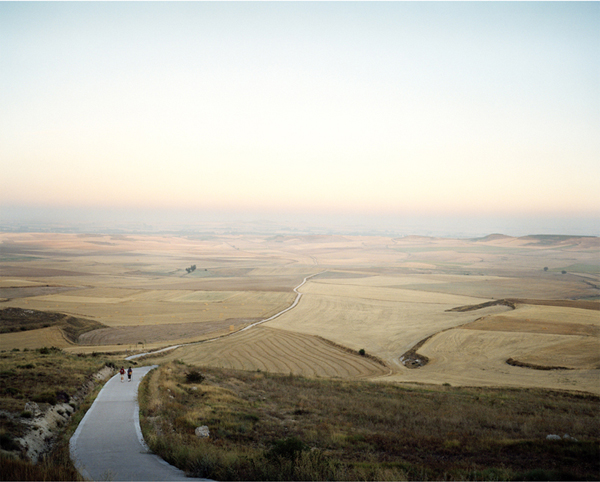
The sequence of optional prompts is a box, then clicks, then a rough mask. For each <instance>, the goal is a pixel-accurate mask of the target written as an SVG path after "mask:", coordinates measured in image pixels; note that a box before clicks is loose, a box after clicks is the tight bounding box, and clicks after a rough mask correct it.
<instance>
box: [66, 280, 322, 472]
mask: <svg viewBox="0 0 600 482" xmlns="http://www.w3.org/2000/svg"><path fill="white" fill-rule="evenodd" d="M317 274H320V273H316V274H313V275H311V276H307V277H306V278H304V280H303V281H302V283H300V284H299V285H298V286H296V287H295V288H294V292H295V293H296V299H295V300H294V302H293V303H292V304H291V305H290V306H289V307H287V308H286V309H284V310H282V311H280V312H278V313H276V314H275V315H273V316H271V317H269V318H267V319H265V320H261V321H258V322H256V323H253V324H251V325H248V326H246V327H245V328H243V329H242V330H240V331H245V330H249V329H250V328H252V327H254V326H256V325H259V324H261V323H266V322H267V321H271V320H273V319H275V318H277V317H278V316H281V315H282V314H284V313H286V312H288V311H290V310H291V309H293V308H294V307H295V306H296V305H297V304H298V303H299V301H300V298H302V293H300V292H299V291H298V289H299V288H300V287H302V285H304V283H306V281H307V280H309V279H310V278H312V277H314V276H316V275H317ZM240 331H238V332H235V333H231V334H228V335H226V336H231V335H235V334H236V333H240ZM220 338H222V337H216V338H211V339H209V340H204V341H202V342H196V343H187V344H184V345H188V344H189V345H193V344H197V343H206V342H209V341H214V340H218V339H220ZM184 345H175V346H170V347H167V348H163V349H162V350H157V351H155V352H152V353H159V352H163V351H166V350H172V349H175V348H178V347H180V346H184ZM147 354H148V353H141V354H139V355H133V356H130V357H128V358H127V360H132V359H134V358H138V357H140V356H144V355H147ZM155 367H156V365H152V366H145V367H140V368H135V369H134V372H133V380H132V381H131V382H128V381H125V382H121V379H120V376H119V374H117V375H115V376H114V377H112V378H111V379H110V380H109V381H108V382H107V383H106V385H104V387H103V388H102V390H101V391H100V393H99V394H98V396H97V397H96V400H95V401H94V403H93V404H92V406H91V407H90V409H89V410H88V411H87V413H86V414H85V416H84V417H83V419H82V420H81V422H80V423H79V426H78V427H77V430H76V431H75V433H74V434H73V437H71V440H70V444H69V445H70V453H71V459H72V460H73V462H74V464H75V467H77V470H78V471H79V473H81V475H82V476H83V477H84V478H86V479H88V480H115V481H116V480H128V481H134V480H135V481H137V480H140V481H141V480H144V481H151V480H161V481H163V480H164V481H184V480H185V481H189V480H208V479H193V478H190V477H186V476H185V473H184V472H183V471H181V470H179V469H178V468H176V467H173V466H172V465H169V464H168V463H167V462H165V461H164V460H163V459H161V458H160V457H159V456H158V455H154V454H152V453H151V452H150V450H149V449H148V446H147V445H146V443H145V442H144V439H143V437H142V431H141V428H140V419H139V406H138V403H137V393H138V387H139V384H140V380H141V379H142V378H143V377H144V375H146V374H147V373H148V372H149V371H150V370H152V369H153V368H155Z"/></svg>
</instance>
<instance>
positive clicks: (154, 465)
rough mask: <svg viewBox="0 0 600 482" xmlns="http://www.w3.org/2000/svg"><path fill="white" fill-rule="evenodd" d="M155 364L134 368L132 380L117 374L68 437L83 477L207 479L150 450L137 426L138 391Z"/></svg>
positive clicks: (73, 455) (89, 478)
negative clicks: (191, 475) (187, 473)
mask: <svg viewBox="0 0 600 482" xmlns="http://www.w3.org/2000/svg"><path fill="white" fill-rule="evenodd" d="M154 367H156V365H154V366H145V367H141V368H135V369H134V371H133V380H132V381H131V382H128V381H127V380H125V382H121V380H120V376H119V374H117V375H115V376H114V377H112V378H111V379H110V380H109V381H108V382H107V383H106V385H104V387H103V388H102V390H101V391H100V393H99V394H98V396H97V397H96V400H95V401H94V403H93V404H92V406H91V407H90V409H89V410H88V411H87V413H86V414H85V416H84V417H83V419H82V420H81V422H80V423H79V426H78V427H77V430H76V431H75V433H74V434H73V436H72V437H71V440H70V442H69V448H70V452H71V459H72V460H73V462H74V464H75V467H76V468H77V470H78V471H79V473H80V474H81V475H82V476H83V477H84V478H85V479H86V480H115V481H117V480H128V481H134V480H136V481H137V480H144V481H146V480H147V481H150V480H161V481H163V480H164V481H183V480H186V481H190V480H207V479H193V478H190V477H186V476H185V473H184V472H183V471H181V470H179V469H178V468H176V467H173V466H172V465H169V464H168V463H167V462H165V461H164V460H163V459H161V458H160V457H159V456H158V455H154V454H152V453H151V452H150V451H149V449H148V446H147V445H146V444H145V442H144V439H143V437H142V431H141V429H140V420H139V406H138V403H137V392H138V386H139V384H140V380H141V378H142V377H143V376H144V375H146V373H148V372H149V371H150V370H152V369H153V368H154Z"/></svg>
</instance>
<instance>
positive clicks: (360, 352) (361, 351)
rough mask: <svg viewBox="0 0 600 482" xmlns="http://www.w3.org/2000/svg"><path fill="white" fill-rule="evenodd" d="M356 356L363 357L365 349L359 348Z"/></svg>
mask: <svg viewBox="0 0 600 482" xmlns="http://www.w3.org/2000/svg"><path fill="white" fill-rule="evenodd" d="M358 354H359V355H360V356H365V354H366V352H365V349H364V348H361V349H360V350H358Z"/></svg>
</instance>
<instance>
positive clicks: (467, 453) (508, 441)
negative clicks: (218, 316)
mask: <svg viewBox="0 0 600 482" xmlns="http://www.w3.org/2000/svg"><path fill="white" fill-rule="evenodd" d="M190 370H192V368H191V367H189V366H185V365H183V364H181V363H172V364H170V365H166V366H164V367H162V368H160V369H159V370H158V371H155V372H153V373H152V375H151V376H148V377H147V378H146V379H145V380H144V382H143V389H142V391H141V396H140V401H141V411H142V414H143V417H142V427H143V431H144V434H145V437H146V438H147V440H148V441H149V442H150V444H151V446H152V448H153V449H154V450H156V451H158V452H159V453H160V454H161V455H162V456H163V457H165V458H166V459H167V460H169V461H171V462H172V463H175V464H176V465H178V466H180V467H182V468H183V469H185V470H188V471H189V472H190V473H191V474H193V475H197V476H204V477H211V478H215V479H218V480H274V479H275V480H289V479H292V480H323V479H325V478H327V479H330V480H337V479H342V480H379V479H386V478H388V479H395V480H398V479H405V478H408V479H411V480H413V479H416V480H431V479H433V480H441V479H445V480H467V479H472V480H475V479H476V480H498V479H500V480H507V479H508V480H510V479H513V478H521V479H523V478H526V477H527V474H531V473H532V472H533V471H536V470H537V471H541V472H543V473H544V474H545V476H546V478H553V477H555V476H556V475H558V474H562V476H566V477H567V478H568V477H570V478H572V479H581V480H584V479H587V480H591V479H596V478H597V477H598V476H599V475H600V464H599V460H600V458H598V455H599V443H598V437H599V434H600V418H599V415H600V414H599V410H598V406H599V405H598V402H600V399H598V397H595V396H591V395H570V394H567V393H559V392H549V391H538V390H507V389H504V390H502V389H494V390H489V389H487V390H484V389H477V388H463V389H456V388H449V387H439V388H434V387H430V386H421V387H414V388H408V387H399V386H394V385H389V384H376V383H366V382H341V381H325V380H316V379H305V378H301V377H294V376H282V375H279V376H278V375H272V374H267V373H263V372H242V371H232V370H222V369H208V368H203V369H202V373H203V375H204V376H205V377H206V379H205V381H203V382H202V383H201V384H189V383H187V382H186V379H185V378H186V377H185V374H186V373H188V372H189V371H190ZM200 425H207V426H208V427H209V430H210V434H211V435H210V439H208V440H200V439H198V438H196V437H195V435H194V429H195V428H196V427H197V426H200ZM550 433H559V434H561V435H562V434H564V433H568V434H570V435H571V436H573V437H576V438H577V439H578V440H579V442H568V441H564V442H558V443H552V442H549V441H546V435H548V434H550ZM295 440H296V441H299V442H300V444H299V445H296V446H297V447H304V448H306V449H307V452H305V453H306V454H313V456H314V457H315V458H316V459H318V463H317V462H315V460H316V459H313V460H312V465H311V464H309V463H308V462H307V461H306V460H304V462H305V463H306V464H307V465H309V466H310V470H308V471H307V472H304V473H303V474H302V477H299V476H298V474H297V473H296V477H293V475H294V472H293V470H294V464H295V463H296V464H298V466H297V467H296V469H297V470H300V466H301V465H302V464H301V463H300V459H299V458H298V459H297V461H296V462H294V460H293V457H292V456H291V455H290V460H288V462H290V463H289V464H288V465H284V463H283V462H285V460H278V459H277V458H272V457H270V456H269V454H272V453H273V451H274V450H277V449H274V447H278V445H277V444H279V448H280V449H281V444H287V447H288V448H290V447H291V446H293V444H294V442H293V441H295ZM302 452H303V451H302ZM288 455H289V453H288ZM284 458H285V457H284ZM304 467H305V466H304ZM305 468H306V467H305ZM386 469H387V470H389V472H388V473H385V470H386Z"/></svg>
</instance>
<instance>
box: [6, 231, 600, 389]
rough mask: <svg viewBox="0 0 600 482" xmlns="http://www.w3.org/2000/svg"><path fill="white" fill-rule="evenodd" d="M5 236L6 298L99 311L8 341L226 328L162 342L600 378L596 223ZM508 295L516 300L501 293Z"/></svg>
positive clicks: (563, 380)
mask: <svg viewBox="0 0 600 482" xmlns="http://www.w3.org/2000/svg"><path fill="white" fill-rule="evenodd" d="M0 249H1V253H0V267H1V270H0V300H3V301H2V302H1V303H2V306H3V307H5V308H9V307H12V308H21V309H25V310H39V311H42V312H57V313H63V314H66V315H69V316H71V317H73V318H76V319H86V320H90V322H91V321H94V322H97V323H100V324H101V325H98V326H97V327H96V328H94V329H92V330H90V331H87V332H86V333H80V334H78V336H77V337H76V338H69V337H65V336H64V335H65V333H64V331H61V330H62V328H60V327H47V328H44V329H45V330H46V331H41V330H40V329H34V330H29V331H24V332H22V333H10V334H7V335H6V336H3V340H2V348H1V349H12V348H22V347H32V348H33V347H35V345H36V344H39V345H41V346H43V345H48V344H53V345H56V346H61V347H62V346H64V347H65V349H66V350H69V351H72V352H93V351H106V352H108V351H117V352H125V351H127V352H129V353H131V352H132V351H135V352H140V351H147V350H149V349H155V348H162V347H167V346H169V345H179V344H184V343H191V342H198V341H201V340H206V339H211V338H215V337H220V336H222V337H223V338H221V339H219V340H218V341H213V342H210V343H201V344H198V345H190V346H186V347H182V348H179V349H177V350H176V351H173V352H172V353H170V354H169V355H168V356H169V357H171V358H178V359H179V358H180V359H184V360H189V361H190V362H191V361H192V360H193V361H194V363H198V364H202V363H204V364H209V365H215V366H228V367H236V368H245V369H250V370H256V369H260V370H271V371H277V372H281V373H289V372H290V371H291V372H293V373H301V374H303V375H305V376H320V377H330V376H331V377H343V378H375V379H378V380H387V381H390V382H402V383H404V382H410V383H413V382H419V383H450V384H453V385H482V386H492V385H508V386H539V387H547V388H559V389H568V390H585V391H592V392H594V393H597V392H598V389H597V388H596V387H597V386H600V383H598V382H599V381H600V380H599V379H598V377H599V374H600V369H599V368H598V367H599V364H598V352H599V350H598V331H599V326H598V316H599V313H600V312H599V311H598V310H594V309H592V310H585V309H583V308H584V306H583V305H582V304H581V303H584V302H583V301H580V302H576V301H573V300H588V301H585V303H588V304H589V303H591V305H590V306H591V307H592V308H593V307H594V306H595V305H594V304H593V301H589V300H594V299H599V298H600V289H598V286H600V256H599V253H600V243H599V240H598V238H590V237H587V238H585V237H565V236H558V237H553V236H527V237H523V238H511V237H507V236H500V235H494V236H488V237H486V238H481V239H471V240H468V239H463V240H454V239H439V238H427V237H414V236H408V237H404V238H388V237H382V236H372V237H371V236H260V235H245V236H244V235H210V236H208V235H207V236H175V235H172V236H167V235H165V236H159V235H155V236H151V235H78V234H36V233H26V234H25V233H0ZM309 276H313V277H311V278H310V279H309V280H308V282H307V283H306V284H304V285H303V286H302V287H301V288H299V292H300V293H302V297H301V299H300V300H299V303H298V304H297V305H296V306H294V308H293V309H291V310H289V311H286V312H285V313H282V314H281V315H280V316H279V317H277V318H275V319H273V320H270V321H268V322H267V323H266V324H263V325H260V326H259V327H254V328H252V329H250V330H248V331H243V332H239V330H241V329H243V328H244V327H246V326H248V325H249V324H252V323H254V322H257V321H261V320H266V319H268V318H270V317H271V316H273V315H275V314H277V313H280V312H282V311H283V310H286V309H287V308H288V307H290V306H292V303H293V302H294V300H295V299H296V293H295V292H294V288H295V287H297V286H299V285H300V284H301V283H302V280H303V279H304V278H306V277H309ZM504 298H510V299H511V300H513V301H512V302H511V303H513V305H510V304H494V302H495V301H497V300H499V299H504ZM518 300H523V301H522V302H519V301H518ZM561 300H571V301H569V302H568V303H567V302H563V301H561ZM482 303H488V304H487V305H486V306H485V307H481V308H479V309H474V310H471V311H464V310H463V311H461V310H458V311H456V310H454V311H452V310H453V309H454V308H457V307H464V306H470V305H480V304H482ZM515 303H516V305H515ZM544 303H546V304H544ZM574 303H579V304H574ZM552 304H554V305H555V306H552ZM511 306H514V307H516V309H513V307H511ZM232 333H233V334H232ZM237 340H241V342H238V341H237ZM325 340H328V341H325ZM242 342H243V343H242ZM244 347H246V348H244ZM248 347H252V349H253V350H254V351H255V352H256V353H260V356H259V355H257V354H255V353H253V352H252V350H250V349H249V348H248ZM361 349H363V350H365V352H366V355H367V356H366V357H360V356H359V355H356V352H358V351H359V350H361ZM407 353H410V356H408V357H407ZM324 354H326V355H324ZM369 356H372V357H374V359H379V360H382V361H383V363H384V364H385V365H386V366H387V368H384V367H383V366H382V365H379V364H378V363H376V362H375V361H374V359H371V358H369ZM419 357H420V358H419ZM291 360H293V362H292V361H291ZM407 360H409V361H410V363H408V361H407ZM509 363H510V364H509ZM365 364H366V365H365ZM409 367H417V368H409ZM542 368H553V369H551V370H544V369H542ZM390 372H391V373H390Z"/></svg>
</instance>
